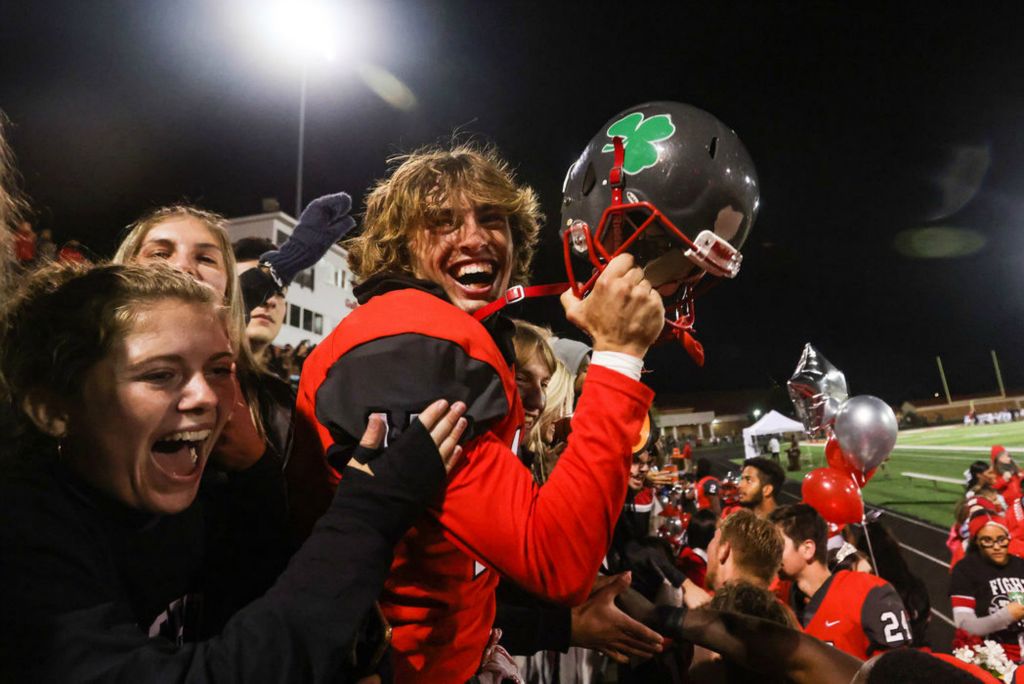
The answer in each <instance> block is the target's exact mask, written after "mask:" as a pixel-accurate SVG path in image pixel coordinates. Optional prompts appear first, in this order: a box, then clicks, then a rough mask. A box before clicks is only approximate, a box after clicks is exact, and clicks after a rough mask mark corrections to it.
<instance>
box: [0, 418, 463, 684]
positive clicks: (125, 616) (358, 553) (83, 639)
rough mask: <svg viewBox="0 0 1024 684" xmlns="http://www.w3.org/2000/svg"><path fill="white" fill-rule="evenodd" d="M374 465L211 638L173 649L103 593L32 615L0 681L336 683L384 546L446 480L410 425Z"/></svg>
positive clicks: (381, 572) (350, 479) (353, 480)
mask: <svg viewBox="0 0 1024 684" xmlns="http://www.w3.org/2000/svg"><path fill="white" fill-rule="evenodd" d="M373 469H374V472H375V473H376V476H375V477H370V476H368V475H366V474H364V473H361V472H360V471H357V470H354V469H349V470H348V471H346V473H345V477H344V479H343V480H342V483H341V485H340V486H339V487H338V491H337V493H336V495H335V498H334V500H333V502H332V505H331V508H330V509H329V510H328V512H327V513H326V514H325V515H324V516H323V518H321V519H320V521H319V522H318V523H317V525H316V527H315V529H314V531H313V534H312V536H311V537H310V538H309V539H308V540H307V542H306V543H305V544H304V545H303V546H302V547H301V548H300V549H299V551H298V553H297V554H296V555H295V557H294V558H293V559H292V560H291V562H290V563H289V565H288V568H287V569H286V570H285V571H284V573H283V574H282V575H281V577H280V578H279V580H278V581H277V583H276V584H274V586H273V587H272V588H271V589H270V590H269V591H268V592H267V594H266V595H265V596H263V597H262V598H260V599H257V600H256V601H254V602H252V603H251V604H249V605H248V606H247V607H245V608H244V609H242V610H241V611H239V612H238V613H237V614H236V615H235V616H234V617H233V618H232V619H231V620H230V621H228V623H227V624H226V625H225V628H224V630H223V632H222V633H221V634H220V635H219V636H217V637H215V638H212V639H208V640H206V641H203V642H200V643H190V644H184V645H181V646H176V645H174V644H172V643H171V642H169V641H167V640H165V639H162V638H149V637H147V636H146V634H144V633H143V632H142V631H141V630H140V629H139V628H138V626H137V625H136V624H135V623H134V621H133V618H132V616H131V615H130V614H129V613H130V611H127V610H126V607H125V606H124V604H123V603H121V602H119V601H118V600H117V599H116V598H114V599H113V600H105V601H104V602H102V603H99V602H97V603H96V604H94V605H92V607H89V608H85V609H81V610H77V611H74V612H71V613H62V614H59V615H56V616H55V617H52V618H49V619H45V620H42V621H38V622H36V623H35V627H36V628H37V631H35V632H34V636H35V639H34V640H33V641H31V642H30V643H29V644H28V645H29V646H32V647H33V648H32V649H30V650H26V651H25V652H23V653H22V654H21V657H8V658H5V659H4V660H3V661H0V679H4V680H6V679H7V678H8V677H11V678H13V679H16V680H20V681H78V682H87V681H99V680H102V681H124V682H141V681H145V682H213V681H216V682H251V681H259V682H294V681H303V682H321V681H335V680H336V679H337V677H338V675H339V671H340V668H341V667H342V666H343V660H344V658H345V651H346V649H345V646H346V644H348V643H349V642H350V641H351V640H352V637H353V635H354V633H355V631H356V629H357V627H358V625H359V624H360V622H361V621H362V619H363V617H364V615H365V614H366V612H367V611H368V610H369V609H370V607H371V606H372V604H373V602H374V600H375V599H376V598H377V595H378V594H379V593H380V591H381V588H382V587H383V584H384V579H385V577H386V576H387V573H388V569H389V567H390V564H391V560H392V553H393V546H394V545H395V543H396V542H397V541H398V540H399V539H400V538H401V536H402V534H404V533H405V531H406V530H407V529H408V527H409V526H410V525H411V524H412V522H413V521H414V520H415V518H416V517H417V516H418V515H419V514H421V513H422V511H423V508H424V507H425V505H426V503H427V501H428V500H429V499H430V498H431V497H432V496H433V495H435V494H436V492H437V490H438V489H439V488H440V487H441V485H442V483H443V482H444V479H445V472H444V468H443V467H442V465H441V461H440V458H439V457H438V454H437V449H436V447H435V446H434V444H433V441H432V440H431V439H430V436H429V435H428V434H427V432H426V430H425V428H423V426H422V425H421V424H420V423H418V422H417V423H416V424H415V427H413V428H411V429H410V430H408V431H407V434H406V437H405V438H403V439H402V440H400V441H399V442H397V443H395V444H394V445H393V446H392V447H391V448H390V449H387V450H386V451H385V452H384V453H383V454H382V455H381V456H380V457H379V458H377V459H375V460H374V462H373ZM5 551H7V550H6V549H5ZM75 570H76V569H75V568H70V569H69V570H68V574H74V571H75ZM83 586H86V585H84V584H83ZM20 617H23V616H20ZM40 622H42V624H40ZM5 631H6V630H5ZM22 638H23V639H24V638H26V637H25V635H24V634H23V635H22ZM29 638H30V639H31V638H32V637H29ZM4 650H7V649H4ZM30 651H31V652H30ZM7 655H8V656H12V655H13V651H11V652H8V653H7Z"/></svg>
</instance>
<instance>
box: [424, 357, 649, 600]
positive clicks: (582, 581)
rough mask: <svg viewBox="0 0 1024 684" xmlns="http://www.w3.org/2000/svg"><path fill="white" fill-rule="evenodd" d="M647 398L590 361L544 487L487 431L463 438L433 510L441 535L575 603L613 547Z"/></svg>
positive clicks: (531, 587)
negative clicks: (456, 464)
mask: <svg viewBox="0 0 1024 684" xmlns="http://www.w3.org/2000/svg"><path fill="white" fill-rule="evenodd" d="M653 398H654V393H653V392H652V391H651V390H650V389H648V388H647V387H645V386H644V385H642V384H641V383H639V382H637V381H635V380H632V379H630V378H627V377H626V376H625V375H623V374H621V373H619V372H617V371H613V370H609V369H607V368H602V367H600V366H591V369H590V372H589V373H588V374H587V379H586V381H585V383H584V389H583V395H582V396H581V397H580V401H579V405H578V407H577V410H576V414H575V415H574V416H573V419H572V434H571V435H570V437H569V444H568V446H567V447H566V450H565V451H564V452H563V453H562V455H561V457H560V458H559V459H558V466H557V467H556V468H555V469H554V470H553V471H552V473H551V477H550V478H548V481H547V482H546V483H545V485H544V486H543V487H538V486H537V485H536V484H535V483H534V482H533V478H532V476H531V474H530V471H529V470H528V469H526V468H524V467H523V466H522V464H521V463H520V462H519V459H518V458H517V457H516V456H515V454H513V453H512V451H511V450H510V449H509V445H507V444H503V443H501V442H500V441H499V440H498V438H497V437H496V436H495V435H494V434H493V433H491V432H487V433H485V434H484V435H482V436H480V437H478V438H477V439H475V440H474V441H473V442H470V443H469V444H468V445H467V447H466V449H465V453H466V456H465V462H464V463H463V465H462V466H461V467H460V468H459V469H458V471H457V472H456V474H455V475H454V476H453V478H452V480H451V482H450V483H449V485H448V489H447V490H446V492H445V497H444V502H443V504H442V506H441V510H440V512H439V519H440V522H441V524H442V525H443V526H444V528H445V529H446V531H447V535H448V537H449V538H450V539H451V540H452V541H453V542H454V543H456V544H457V545H459V546H461V547H462V548H464V549H465V550H466V551H467V552H468V553H469V554H470V555H472V556H474V557H476V558H478V559H479V560H481V561H482V562H484V563H486V564H487V565H489V566H490V567H492V568H494V569H495V570H497V571H498V572H499V573H501V574H502V575H505V576H506V577H508V578H509V579H511V580H512V581H513V582H515V583H516V584H519V585H520V586H522V587H523V588H524V589H526V590H527V591H529V592H531V593H533V594H537V595H539V596H544V597H546V598H548V599H550V600H553V601H557V602H559V603H566V604H579V603H582V602H583V601H584V600H586V598H587V595H588V592H589V591H590V588H591V585H592V584H593V581H594V578H595V577H596V576H597V571H598V568H599V567H600V564H601V559H602V558H603V557H604V555H605V553H606V552H607V550H608V547H609V545H610V544H611V538H612V531H613V530H614V528H615V521H616V520H617V519H618V517H619V513H620V512H621V510H622V506H623V502H624V501H625V499H626V481H627V478H628V474H629V465H630V448H631V446H632V444H633V442H635V441H636V435H637V434H639V432H640V426H641V424H642V423H643V421H644V417H645V416H646V415H647V410H648V408H649V407H650V404H651V401H652V400H653Z"/></svg>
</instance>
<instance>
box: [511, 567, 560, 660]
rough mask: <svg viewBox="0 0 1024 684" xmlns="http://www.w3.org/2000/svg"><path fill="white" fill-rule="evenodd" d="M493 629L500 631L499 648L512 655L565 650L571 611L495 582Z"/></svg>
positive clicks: (518, 589)
mask: <svg viewBox="0 0 1024 684" xmlns="http://www.w3.org/2000/svg"><path fill="white" fill-rule="evenodd" d="M494 626H495V627H497V628H498V629H500V630H501V642H500V643H501V646H502V647H503V648H504V649H505V650H507V651H508V652H509V653H511V654H512V655H533V654H534V653H536V652H537V651H561V652H562V653H565V652H566V651H568V650H569V637H570V636H571V631H572V611H571V609H569V608H565V607H563V606H556V605H555V604H553V603H548V602H547V601H544V600H542V599H539V598H537V597H536V596H533V595H532V594H530V593H528V592H527V591H526V590H524V589H522V588H521V587H519V586H517V585H516V584H514V583H513V582H511V581H509V580H507V579H505V578H502V579H501V580H500V581H499V582H498V589H497V612H496V613H495V616H494Z"/></svg>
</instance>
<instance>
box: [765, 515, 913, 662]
mask: <svg viewBox="0 0 1024 684" xmlns="http://www.w3.org/2000/svg"><path fill="white" fill-rule="evenodd" d="M770 520H771V521H772V522H773V523H775V524H776V525H777V526H778V528H779V531H781V532H782V535H783V541H784V545H783V552H782V570H781V571H780V574H781V575H782V576H783V578H785V579H790V580H792V581H793V583H794V585H795V587H796V588H797V589H799V590H800V593H801V594H802V595H803V597H806V599H805V600H804V599H802V598H798V597H797V594H796V592H793V594H794V595H793V602H792V604H791V605H792V607H793V610H794V612H795V613H796V615H797V617H798V618H799V620H800V624H802V625H803V627H804V630H805V631H806V632H807V633H808V634H810V635H812V636H815V637H817V638H818V639H821V640H822V641H825V642H827V643H830V644H832V645H833V646H835V647H836V648H838V649H840V650H843V651H846V652H847V653H849V654H850V655H853V656H856V657H858V658H862V659H866V658H868V657H870V656H871V655H872V654H873V653H875V652H877V651H882V650H886V649H890V648H895V647H898V646H908V645H910V643H911V635H910V627H909V623H908V619H907V613H906V610H905V609H904V607H903V602H902V601H901V600H900V597H899V594H897V593H896V590H895V589H893V587H892V585H891V584H889V583H888V582H886V581H885V580H883V579H881V578H880V577H876V576H875V575H869V574H867V573H863V572H853V571H849V570H840V571H839V572H837V573H835V574H832V573H831V572H829V570H828V566H827V564H826V558H827V553H828V550H827V549H826V541H827V538H828V526H827V525H826V523H825V520H824V519H822V517H821V516H820V515H819V514H818V512H817V511H815V510H814V509H813V508H811V507H810V506H808V505H807V504H804V503H799V504H793V505H790V506H783V507H781V508H777V509H776V510H775V512H774V513H772V515H771V517H770Z"/></svg>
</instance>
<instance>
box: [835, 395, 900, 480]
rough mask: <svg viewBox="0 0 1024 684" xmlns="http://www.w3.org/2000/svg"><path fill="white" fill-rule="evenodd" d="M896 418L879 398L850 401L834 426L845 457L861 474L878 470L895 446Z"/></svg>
mask: <svg viewBox="0 0 1024 684" xmlns="http://www.w3.org/2000/svg"><path fill="white" fill-rule="evenodd" d="M896 427H897V426H896V414H895V413H893V410H892V409H891V408H890V407H889V405H888V404H886V403H885V402H884V401H882V400H881V399H879V398H878V397H872V396H869V395H866V394H863V395H860V396H857V397H851V398H850V399H848V400H846V402H845V403H844V404H843V405H842V407H841V408H840V409H839V413H837V414H836V422H835V425H834V426H833V428H832V429H833V430H834V431H835V435H836V439H837V440H839V446H840V448H841V449H842V450H843V456H844V457H845V458H846V460H847V462H848V463H849V464H850V466H851V467H853V468H856V469H857V470H859V471H861V472H867V471H869V470H871V469H872V468H877V467H878V465H879V464H881V463H882V461H884V460H885V459H887V458H888V457H889V454H891V453H892V448H893V447H894V446H896Z"/></svg>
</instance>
